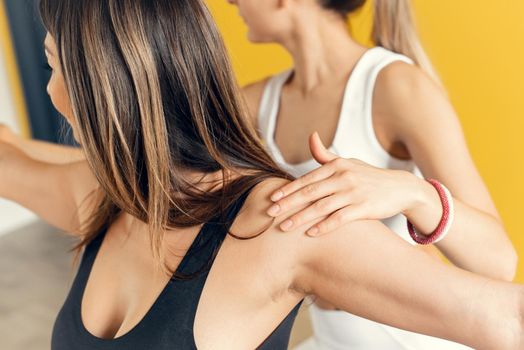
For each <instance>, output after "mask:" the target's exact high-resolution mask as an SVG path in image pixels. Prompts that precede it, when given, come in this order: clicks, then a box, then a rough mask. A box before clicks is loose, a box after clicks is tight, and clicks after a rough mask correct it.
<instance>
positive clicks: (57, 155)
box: [1, 133, 85, 164]
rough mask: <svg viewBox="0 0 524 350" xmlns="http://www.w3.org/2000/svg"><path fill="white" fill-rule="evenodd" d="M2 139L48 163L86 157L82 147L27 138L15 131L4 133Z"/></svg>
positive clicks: (58, 162)
mask: <svg viewBox="0 0 524 350" xmlns="http://www.w3.org/2000/svg"><path fill="white" fill-rule="evenodd" d="M1 141H4V142H6V143H9V144H11V145H13V146H15V147H17V148H18V149H20V150H21V151H22V152H24V153H25V154H27V155H28V156H29V157H31V158H33V159H35V160H39V161H42V162H46V163H53V164H67V163H74V162H77V161H80V160H84V159H85V156H84V153H83V151H82V149H80V148H76V147H71V146H63V145H58V144H54V143H51V142H45V141H38V140H31V139H25V138H23V137H21V136H18V135H16V134H13V133H11V134H9V135H4V137H3V138H1Z"/></svg>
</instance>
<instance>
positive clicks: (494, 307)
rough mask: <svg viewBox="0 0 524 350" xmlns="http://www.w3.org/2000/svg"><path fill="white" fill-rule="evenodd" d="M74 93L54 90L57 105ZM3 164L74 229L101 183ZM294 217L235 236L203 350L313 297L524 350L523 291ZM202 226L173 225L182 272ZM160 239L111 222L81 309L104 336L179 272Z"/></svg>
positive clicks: (23, 159)
mask: <svg viewBox="0 0 524 350" xmlns="http://www.w3.org/2000/svg"><path fill="white" fill-rule="evenodd" d="M49 40H51V39H49ZM55 79H60V78H59V77H58V76H55ZM55 83H57V84H58V85H57V86H60V82H59V81H57V82H55ZM50 93H51V94H55V93H56V94H60V93H63V92H60V90H54V89H50ZM63 98H64V96H52V100H53V101H64V100H63ZM62 106H66V105H62ZM57 107H58V108H61V106H57ZM66 118H67V117H66ZM68 120H70V118H68ZM72 127H73V128H74V127H75V126H74V125H72ZM0 169H2V171H1V172H0V196H1V197H5V198H9V199H14V200H16V201H17V202H18V203H20V204H22V205H24V206H26V207H27V208H29V209H31V210H34V211H36V212H38V213H39V214H40V215H41V216H42V218H43V219H45V220H47V221H49V222H51V223H52V224H54V225H55V226H57V227H59V228H62V229H64V230H70V228H71V227H73V226H74V225H73V226H72V224H71V222H70V221H71V218H74V217H76V216H78V208H79V207H81V206H82V205H81V204H82V203H83V200H84V199H85V197H86V193H89V192H90V191H92V190H93V187H94V184H95V183H96V180H95V179H94V176H93V175H92V174H91V173H90V171H89V168H86V165H85V163H83V162H79V163H78V164H76V163H75V164H73V165H68V166H64V165H59V164H49V163H44V162H41V161H38V160H35V159H32V158H30V157H29V156H27V155H26V154H25V153H24V152H22V151H20V150H18V149H17V148H16V147H15V146H12V145H10V144H8V143H5V142H1V141H0ZM219 180H220V179H219ZM286 184H287V181H284V180H280V179H269V180H266V181H264V182H262V183H261V184H259V185H258V186H257V187H255V189H254V190H253V191H252V192H251V193H250V195H249V197H248V198H247V200H246V203H245V204H244V207H243V208H242V210H241V212H240V214H239V215H238V217H237V218H236V220H235V222H234V224H233V226H232V228H231V232H233V233H235V234H236V235H240V236H244V235H245V236H251V235H252V232H253V231H255V232H258V231H257V230H258V229H259V228H262V227H265V226H267V224H268V221H270V218H269V217H268V216H267V215H266V213H265V212H266V211H267V210H268V208H269V207H270V206H271V204H272V201H271V200H270V195H271V193H273V192H275V191H276V190H277V189H278V188H280V187H282V186H285V185H286ZM37 189H40V191H39V192H37V193H35V192H34V191H36V190H37ZM202 189H203V190H205V188H202ZM44 202H45V208H44V204H43V203H44ZM95 202H96V201H95ZM83 213H84V214H83V215H87V214H88V213H89V210H87V209H86V210H84V212H83ZM282 220H283V218H280V217H279V218H277V219H276V220H275V222H274V223H273V224H272V225H271V226H270V227H269V229H268V230H267V231H266V232H265V233H264V234H263V235H261V236H260V237H258V238H256V239H253V240H248V241H242V240H236V239H234V238H232V237H229V236H228V237H227V238H226V240H225V242H224V244H223V246H222V248H221V250H220V252H219V254H218V256H217V260H216V262H215V264H214V265H213V268H212V270H211V272H210V275H209V278H208V280H207V282H206V286H205V288H204V291H203V294H202V297H201V299H200V303H199V306H198V311H197V315H196V320H195V324H194V325H193V327H194V331H195V340H196V343H197V346H198V348H199V349H216V348H219V349H220V348H228V349H246V348H255V347H256V346H257V345H258V344H260V343H261V342H262V341H263V340H264V339H265V338H266V337H267V336H268V334H270V333H271V331H272V330H273V329H274V328H275V327H276V326H277V325H278V324H279V323H280V321H281V320H282V319H283V318H284V317H285V315H287V313H288V312H289V311H290V310H291V309H292V308H293V307H294V306H295V305H296V304H297V303H298V302H299V301H300V300H302V299H303V298H304V297H305V296H306V295H309V294H315V295H318V296H319V297H321V298H323V299H325V300H327V301H329V302H331V303H333V304H334V305H336V306H337V307H339V308H341V309H344V310H346V311H349V312H352V313H355V314H357V315H361V316H363V317H367V318H370V319H373V320H377V321H380V322H384V323H387V324H391V325H394V326H397V327H403V328H407V329H410V330H413V331H417V332H422V333H427V334H432V335H436V336H441V337H445V338H448V339H451V340H455V341H460V342H463V343H466V344H468V345H470V346H474V347H476V348H478V349H491V348H504V349H517V348H518V347H517V346H518V345H519V344H521V343H520V342H521V340H520V337H522V326H521V324H520V320H521V315H522V306H521V305H522V298H523V295H524V291H523V288H522V286H517V285H512V284H510V283H505V282H501V281H493V280H489V279H486V278H483V277H480V276H476V275H473V274H471V273H469V272H466V271H463V270H460V269H458V268H454V267H448V266H444V265H442V264H439V263H438V262H435V261H434V260H433V259H431V258H430V257H428V256H427V255H426V254H424V253H422V252H420V251H418V250H417V249H415V248H413V247H411V246H410V245H407V244H405V243H404V242H402V241H401V239H399V238H398V237H396V236H395V235H394V234H393V233H392V232H391V231H389V229H387V228H386V227H385V226H384V225H382V224H381V223H380V222H377V221H357V222H353V223H351V224H345V225H341V227H339V228H338V229H337V230H335V231H334V232H333V233H331V234H330V235H325V236H323V237H320V238H318V239H312V238H311V237H308V236H307V235H306V234H305V228H304V227H302V228H295V229H293V230H291V231H290V232H288V233H287V234H283V233H282V231H281V230H280V228H279V226H280V224H281V223H282ZM78 222H82V218H80V219H78ZM198 230H199V227H190V228H185V229H176V230H172V231H169V232H167V233H168V234H166V238H165V239H166V241H165V250H166V251H165V253H166V254H165V255H166V263H167V264H169V266H170V267H172V268H175V267H176V266H177V265H178V263H179V262H180V260H181V256H183V254H184V252H185V251H186V250H187V248H188V247H189V246H190V244H191V242H192V240H193V239H194V237H195V235H196V234H197V232H198ZM148 237H149V236H148V235H147V234H146V225H145V224H144V223H141V222H139V221H138V220H136V219H134V218H133V217H131V216H129V215H127V214H122V215H121V216H120V217H119V218H118V220H117V221H116V222H115V223H114V224H113V225H112V226H111V227H110V228H109V231H108V233H107V235H106V239H105V240H104V242H103V244H102V247H101V249H100V252H99V253H98V255H97V258H96V260H95V264H94V267H93V271H92V273H91V275H90V276H89V280H88V284H87V288H86V293H85V295H84V300H83V301H82V307H81V310H82V319H83V323H84V325H85V326H86V328H87V329H88V330H89V331H90V332H91V333H93V334H94V335H97V336H99V337H103V338H114V337H118V336H121V335H123V334H125V333H127V332H128V331H129V330H130V329H132V328H133V327H134V325H136V324H137V323H138V322H139V321H140V320H141V319H142V318H143V316H144V314H145V313H146V312H147V310H148V309H149V308H150V306H151V305H152V303H153V302H154V300H155V299H156V297H157V296H158V294H159V293H160V291H161V290H162V289H163V287H164V286H165V284H166V283H167V281H168V279H169V278H170V276H168V275H166V274H165V273H163V272H162V271H161V270H156V269H157V268H158V265H157V264H156V261H155V259H154V257H153V256H152V254H151V252H150V251H149V250H147V249H143V247H144V246H148V244H149V243H150V242H148ZM384 266H388V268H387V269H385V268H384ZM413 276H419V277H418V278H416V279H413V278H412V277H413ZM437 282H438V283H437ZM247 296H249V297H247ZM428 296H431V298H428ZM216 300H220V303H216ZM224 315H227V317H224Z"/></svg>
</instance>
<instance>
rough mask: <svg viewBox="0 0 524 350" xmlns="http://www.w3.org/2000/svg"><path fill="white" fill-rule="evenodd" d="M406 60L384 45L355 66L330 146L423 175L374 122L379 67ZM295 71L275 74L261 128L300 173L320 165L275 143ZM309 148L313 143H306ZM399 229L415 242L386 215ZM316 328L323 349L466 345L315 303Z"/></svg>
mask: <svg viewBox="0 0 524 350" xmlns="http://www.w3.org/2000/svg"><path fill="white" fill-rule="evenodd" d="M397 61H402V62H406V63H409V64H413V61H412V60H410V59H409V58H407V57H405V56H402V55H399V54H396V53H393V52H391V51H388V50H386V49H384V48H381V47H375V48H372V49H370V50H368V51H366V53H364V55H363V56H362V57H361V58H360V60H359V61H358V62H357V64H356V65H355V67H354V69H353V72H352V73H351V75H350V77H349V80H348V82H347V85H346V89H345V93H344V97H343V101H342V107H341V111H340V116H339V121H338V126H337V129H336V132H335V137H334V139H333V143H332V145H331V147H330V150H331V151H332V152H333V153H336V154H338V155H339V156H341V157H344V158H357V159H360V160H362V161H364V162H366V163H368V164H371V165H373V166H376V167H380V168H388V169H399V170H406V171H409V172H412V173H414V174H416V175H418V176H420V172H419V170H418V168H417V167H416V165H415V164H414V163H413V161H411V160H409V161H406V160H401V159H397V158H394V157H393V156H391V155H390V154H389V153H388V152H387V151H386V150H384V148H383V147H382V146H381V144H380V143H379V141H378V139H377V137H376V134H375V131H374V128H373V122H372V104H373V91H374V87H375V82H376V80H377V76H378V74H379V72H380V71H381V70H382V69H383V68H384V67H386V66H387V65H389V64H391V63H393V62H397ZM291 74H292V71H291V70H289V71H286V72H283V73H281V74H279V75H276V76H274V77H273V78H271V79H270V80H269V81H268V83H267V85H266V87H265V89H264V92H263V95H262V98H261V102H260V108H259V115H258V130H259V133H260V136H261V137H262V139H263V140H264V141H265V143H266V147H267V149H268V151H269V153H270V154H271V155H272V157H273V159H274V160H275V161H276V162H277V164H278V165H279V166H280V167H281V168H283V169H284V170H286V171H288V172H289V173H290V174H292V175H294V176H296V177H299V176H302V175H304V174H305V173H307V172H310V171H311V170H314V169H315V168H317V167H318V166H319V165H318V163H317V162H316V161H315V160H314V159H309V160H307V161H305V162H302V163H298V164H289V163H287V162H286V161H285V159H284V157H283V156H282V154H281V153H280V150H279V149H278V147H277V145H276V143H275V126H276V120H277V116H278V112H279V107H280V98H281V94H282V88H283V86H284V84H285V83H286V82H287V81H288V80H289V77H290V76H291ZM304 147H307V145H304ZM383 223H384V224H385V225H387V226H388V227H389V228H390V229H391V230H392V231H393V232H395V233H396V234H398V235H399V236H401V237H402V238H403V239H404V240H406V241H407V242H409V243H411V244H414V242H413V240H412V239H411V237H410V236H409V233H408V232H407V229H406V219H405V218H404V217H403V216H402V215H397V216H395V217H392V218H389V219H386V220H383ZM310 315H311V319H312V323H313V329H314V331H315V340H316V341H315V343H316V347H315V349H322V350H328V349H329V350H338V349H341V350H342V349H351V350H406V349H409V350H421V349H422V350H448V349H449V350H459V349H460V350H463V349H470V348H468V347H466V346H463V345H460V344H456V343H452V342H449V341H446V340H442V339H438V338H433V337H428V336H425V335H421V334H416V333H412V332H406V331H404V330H400V329H397V328H393V327H389V326H386V325H382V324H379V323H376V322H373V321H369V320H366V319H363V318H361V317H358V316H355V315H352V314H349V313H346V312H342V311H331V310H329V311H326V310H322V309H320V308H318V307H316V306H315V305H312V306H310Z"/></svg>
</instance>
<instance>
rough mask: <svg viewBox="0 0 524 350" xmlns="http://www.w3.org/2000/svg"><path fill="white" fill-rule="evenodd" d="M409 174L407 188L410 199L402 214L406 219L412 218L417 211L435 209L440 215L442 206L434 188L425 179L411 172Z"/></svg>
mask: <svg viewBox="0 0 524 350" xmlns="http://www.w3.org/2000/svg"><path fill="white" fill-rule="evenodd" d="M410 175H411V179H410V182H411V186H410V190H409V192H408V193H409V194H410V195H411V196H410V201H409V203H408V205H407V206H406V208H405V209H404V210H403V211H402V214H403V215H404V216H406V217H407V218H408V219H414V218H415V217H416V216H417V214H418V213H421V212H428V211H430V210H431V211H435V210H436V211H437V212H439V210H438V208H440V212H439V213H438V214H439V215H440V216H441V215H442V207H441V205H440V197H439V195H438V192H437V191H436V190H435V188H434V187H433V186H432V185H431V184H430V183H428V182H427V181H426V180H424V179H421V178H419V177H417V176H415V175H413V174H410Z"/></svg>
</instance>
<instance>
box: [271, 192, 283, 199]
mask: <svg viewBox="0 0 524 350" xmlns="http://www.w3.org/2000/svg"><path fill="white" fill-rule="evenodd" d="M282 197H284V192H282V191H277V192H275V193H273V195H272V196H271V200H272V201H273V202H276V201H278V200H279V199H280V198H282Z"/></svg>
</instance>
